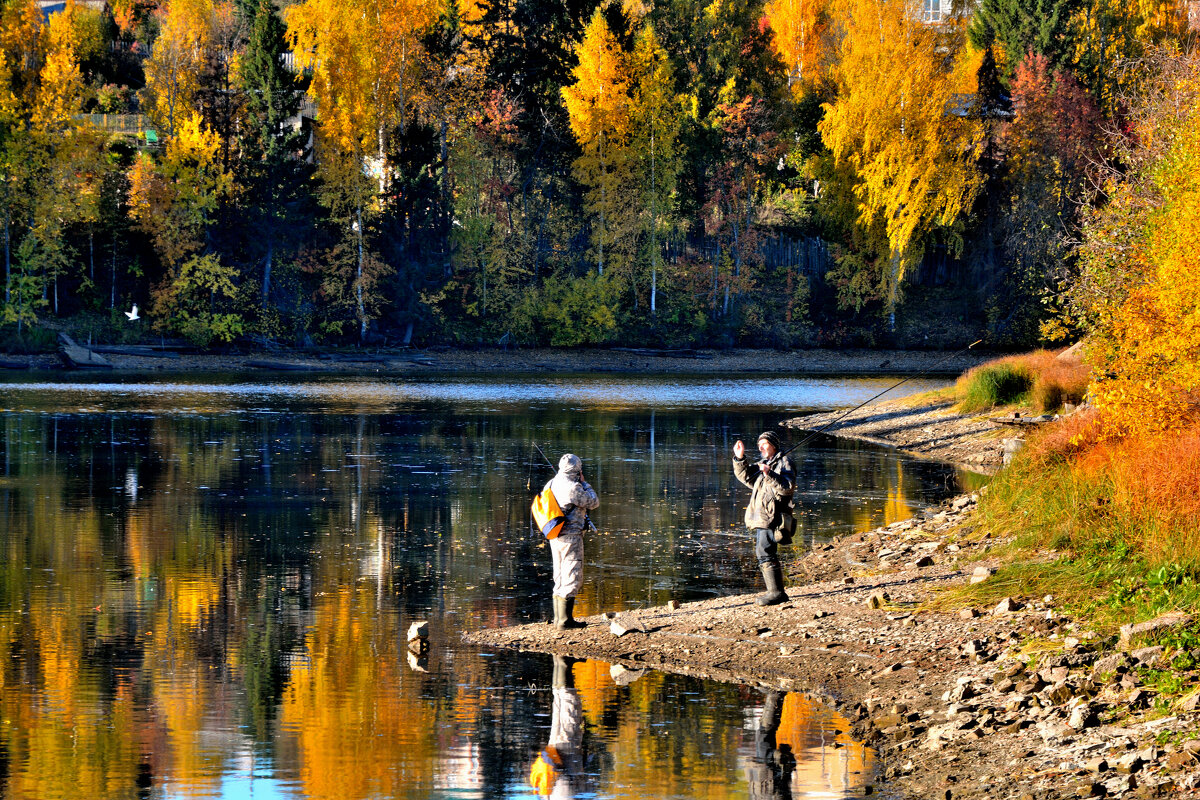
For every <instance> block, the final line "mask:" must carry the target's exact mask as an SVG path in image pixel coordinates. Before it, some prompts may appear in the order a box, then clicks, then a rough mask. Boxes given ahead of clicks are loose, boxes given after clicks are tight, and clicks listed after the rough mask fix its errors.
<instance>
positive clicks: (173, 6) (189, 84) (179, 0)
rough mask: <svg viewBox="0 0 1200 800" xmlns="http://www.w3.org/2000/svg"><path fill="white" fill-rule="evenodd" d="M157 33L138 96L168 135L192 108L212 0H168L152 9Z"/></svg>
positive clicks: (209, 28) (213, 11)
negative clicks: (157, 26)
mask: <svg viewBox="0 0 1200 800" xmlns="http://www.w3.org/2000/svg"><path fill="white" fill-rule="evenodd" d="M155 13H156V14H157V15H158V17H159V25H160V29H159V35H158V38H157V39H156V40H155V42H154V52H153V54H152V55H151V56H150V58H149V60H147V61H146V66H145V70H146V86H145V88H144V89H142V92H141V94H142V100H143V102H144V103H145V106H146V113H147V116H149V117H150V119H151V120H153V121H154V124H156V125H158V126H159V128H160V129H161V130H163V131H164V132H166V134H167V135H168V136H173V135H174V134H175V130H176V128H177V127H178V126H179V124H180V122H181V121H183V120H186V119H188V117H189V115H190V113H191V112H193V111H196V110H197V109H196V92H197V91H198V90H199V89H200V74H201V71H202V70H203V68H204V60H205V54H206V51H207V49H208V47H209V44H210V41H211V39H212V32H213V25H214V24H215V20H216V7H215V4H214V3H213V0H170V2H169V3H167V4H166V5H165V6H163V7H161V8H159V10H158V11H156V12H155Z"/></svg>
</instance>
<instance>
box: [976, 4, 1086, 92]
mask: <svg viewBox="0 0 1200 800" xmlns="http://www.w3.org/2000/svg"><path fill="white" fill-rule="evenodd" d="M1085 2H1086V0H981V1H980V3H979V5H978V7H977V8H976V9H975V13H974V15H973V16H972V17H971V26H970V28H969V29H968V34H969V36H970V37H971V43H972V44H973V45H975V46H976V47H978V48H980V49H983V48H985V47H988V46H994V45H996V44H997V43H998V44H999V45H1000V49H1001V50H1002V51H1003V53H1004V65H1003V68H1002V69H1001V71H1000V74H1001V77H1002V79H1003V80H1004V82H1005V84H1011V82H1012V78H1013V75H1014V74H1015V73H1016V69H1017V65H1018V64H1020V63H1021V62H1022V61H1023V60H1024V59H1025V56H1026V54H1028V53H1030V52H1033V53H1039V54H1041V55H1044V56H1045V57H1046V58H1047V59H1049V61H1050V64H1051V66H1052V67H1053V68H1054V69H1064V68H1066V67H1068V66H1069V65H1070V62H1071V56H1072V53H1073V51H1074V48H1075V38H1076V33H1077V32H1076V30H1075V12H1077V11H1079V10H1080V9H1081V8H1083V6H1084V3H1085Z"/></svg>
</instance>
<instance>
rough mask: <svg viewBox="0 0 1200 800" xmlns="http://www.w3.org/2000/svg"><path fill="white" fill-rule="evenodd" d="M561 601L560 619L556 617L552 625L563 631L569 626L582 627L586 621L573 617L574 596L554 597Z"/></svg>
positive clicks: (585, 624)
mask: <svg viewBox="0 0 1200 800" xmlns="http://www.w3.org/2000/svg"><path fill="white" fill-rule="evenodd" d="M554 599H555V600H557V601H558V602H560V603H562V619H558V620H557V621H556V622H555V623H554V627H556V628H558V629H559V630H560V631H565V630H568V629H570V628H583V627H586V626H587V623H586V622H581V621H579V620H577V619H575V616H574V615H575V598H574V597H556V598H554Z"/></svg>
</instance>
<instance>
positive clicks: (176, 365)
mask: <svg viewBox="0 0 1200 800" xmlns="http://www.w3.org/2000/svg"><path fill="white" fill-rule="evenodd" d="M169 355H170V357H162V356H159V357H151V356H148V355H131V354H127V353H102V354H101V356H102V357H103V358H104V360H105V361H107V362H108V364H109V365H110V367H111V368H112V369H113V370H116V371H121V372H166V373H182V372H229V371H235V372H246V373H252V374H270V373H272V372H289V373H292V372H294V373H297V374H305V373H310V374H320V373H332V374H372V375H373V374H384V375H398V376H406V377H411V376H420V375H441V374H465V373H472V374H485V375H486V374H542V375H547V374H567V373H573V374H581V373H591V372H601V373H630V374H660V375H670V374H718V373H721V374H745V375H782V374H793V373H800V374H806V375H897V376H899V375H915V374H918V373H921V372H926V371H930V374H936V375H946V376H951V375H957V374H959V373H961V372H962V371H963V370H965V369H968V368H970V367H972V366H974V365H976V364H978V363H980V362H981V361H982V360H984V359H983V357H982V356H979V355H976V354H974V353H961V354H958V355H953V354H947V353H943V352H937V351H887V350H791V351H782V350H745V349H739V350H676V351H664V350H649V349H644V348H624V349H616V348H614V349H606V350H601V349H572V350H563V349H533V350H516V349H509V350H503V349H485V350H448V349H426V350H415V349H404V350H391V351H388V350H378V351H362V352H357V351H326V352H303V353H302V352H284V351H261V352H228V353H200V354H193V353H186V352H180V353H171V354H169ZM4 360H5V362H7V363H8V365H9V366H11V367H15V368H27V369H62V368H63V365H62V362H61V361H60V360H59V358H58V357H57V356H55V355H45V354H43V355H36V356H8V357H6V358H5V359H4Z"/></svg>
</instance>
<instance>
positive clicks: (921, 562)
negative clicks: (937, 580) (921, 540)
mask: <svg viewBox="0 0 1200 800" xmlns="http://www.w3.org/2000/svg"><path fill="white" fill-rule="evenodd" d="M905 566H907V567H909V568H915V569H921V568H922V567H932V566H933V559H932V558H930V557H929V556H921V557H920V558H918V559H916V560H914V561H910V562H908V564H906V565H905Z"/></svg>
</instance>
